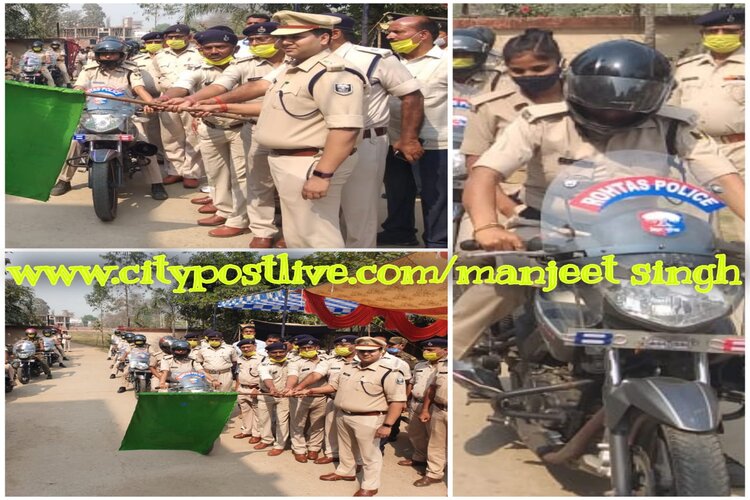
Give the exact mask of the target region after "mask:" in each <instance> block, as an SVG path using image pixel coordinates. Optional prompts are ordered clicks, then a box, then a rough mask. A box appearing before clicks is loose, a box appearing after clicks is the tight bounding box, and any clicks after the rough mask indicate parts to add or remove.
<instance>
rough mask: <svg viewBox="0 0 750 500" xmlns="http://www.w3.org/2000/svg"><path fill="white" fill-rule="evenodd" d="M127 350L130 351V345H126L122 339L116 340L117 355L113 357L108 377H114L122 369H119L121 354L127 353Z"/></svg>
mask: <svg viewBox="0 0 750 500" xmlns="http://www.w3.org/2000/svg"><path fill="white" fill-rule="evenodd" d="M128 349H130V344H128V343H127V341H125V340H123V339H122V338H120V339H118V341H117V354H116V355H115V357H114V362H113V363H112V370H111V371H110V372H109V374H110V375H114V376H115V377H116V376H117V375H118V374H119V373H120V372H121V371H122V369H121V368H120V363H121V361H120V358H121V357H122V353H125V352H127V351H128Z"/></svg>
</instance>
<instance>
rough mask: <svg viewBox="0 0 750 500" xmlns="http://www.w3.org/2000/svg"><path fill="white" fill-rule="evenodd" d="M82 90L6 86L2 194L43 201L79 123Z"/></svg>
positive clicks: (18, 85)
mask: <svg viewBox="0 0 750 500" xmlns="http://www.w3.org/2000/svg"><path fill="white" fill-rule="evenodd" d="M85 103H86V98H85V96H84V94H83V92H82V91H80V90H73V89H63V88H54V87H46V86H41V85H29V84H27V83H19V82H14V81H9V80H6V81H5V193H6V194H12V195H16V196H23V197H24V198H33V199H35V200H40V201H47V200H48V199H49V192H50V190H51V189H52V186H54V185H55V180H56V179H57V176H58V175H60V170H61V169H62V166H63V163H64V162H65V160H66V157H67V154H68V149H69V148H70V141H71V140H72V139H73V134H74V133H75V131H76V127H77V126H78V121H79V120H80V119H81V113H82V112H83V106H84V105H85Z"/></svg>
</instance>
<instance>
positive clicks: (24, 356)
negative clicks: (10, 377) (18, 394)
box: [13, 340, 42, 384]
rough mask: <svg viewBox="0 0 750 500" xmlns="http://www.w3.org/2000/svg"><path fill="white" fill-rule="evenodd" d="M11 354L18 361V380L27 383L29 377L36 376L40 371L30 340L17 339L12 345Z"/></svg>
mask: <svg viewBox="0 0 750 500" xmlns="http://www.w3.org/2000/svg"><path fill="white" fill-rule="evenodd" d="M13 354H14V356H15V357H16V359H17V360H18V362H19V363H20V366H19V370H18V373H17V377H18V381H19V382H21V383H22V384H28V383H29V381H30V380H31V377H38V376H39V375H41V373H42V366H41V365H40V364H39V362H38V361H37V360H36V358H35V357H34V355H35V354H36V346H35V345H34V343H33V342H31V341H30V340H19V341H18V342H16V343H15V344H14V345H13Z"/></svg>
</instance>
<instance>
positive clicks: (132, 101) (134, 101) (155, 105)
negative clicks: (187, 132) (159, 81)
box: [84, 92, 254, 122]
mask: <svg viewBox="0 0 750 500" xmlns="http://www.w3.org/2000/svg"><path fill="white" fill-rule="evenodd" d="M84 95H85V96H86V97H100V98H104V99H112V100H113V101H121V102H127V103H130V104H138V105H139V106H150V107H152V108H159V109H166V108H167V106H165V105H164V104H159V103H154V102H146V101H142V100H140V99H131V98H130V97H114V96H111V95H109V94H93V93H91V92H84ZM184 111H190V108H188V109H185V110H184ZM212 116H220V117H222V118H231V119H232V120H239V121H243V122H250V121H253V120H254V119H253V118H248V117H246V116H242V115H236V114H234V113H212Z"/></svg>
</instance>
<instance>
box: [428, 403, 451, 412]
mask: <svg viewBox="0 0 750 500" xmlns="http://www.w3.org/2000/svg"><path fill="white" fill-rule="evenodd" d="M432 404H433V405H435V406H437V407H438V408H440V409H441V410H443V411H448V405H441V404H440V403H435V402H433V403H432Z"/></svg>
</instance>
